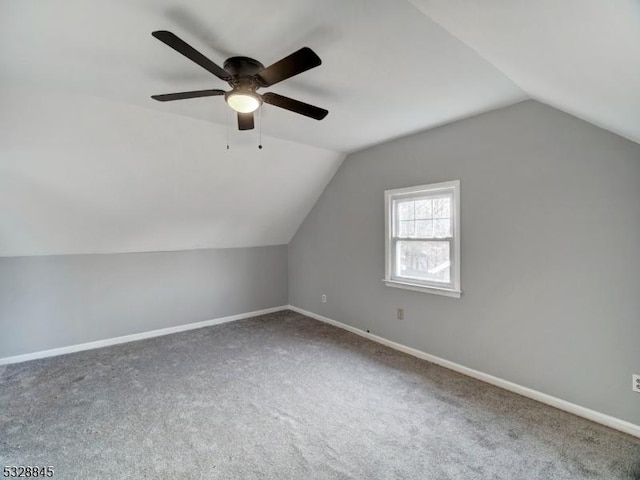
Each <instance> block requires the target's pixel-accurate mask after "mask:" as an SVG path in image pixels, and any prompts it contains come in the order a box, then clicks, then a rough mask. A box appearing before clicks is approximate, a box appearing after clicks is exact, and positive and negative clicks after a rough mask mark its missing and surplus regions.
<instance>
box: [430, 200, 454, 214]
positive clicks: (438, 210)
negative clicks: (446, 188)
mask: <svg viewBox="0 0 640 480" xmlns="http://www.w3.org/2000/svg"><path fill="white" fill-rule="evenodd" d="M450 217H451V197H440V198H434V199H433V218H450Z"/></svg>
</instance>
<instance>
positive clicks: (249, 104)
mask: <svg viewBox="0 0 640 480" xmlns="http://www.w3.org/2000/svg"><path fill="white" fill-rule="evenodd" d="M226 100H227V104H228V105H229V106H230V107H231V108H233V109H234V110H235V111H236V112H238V113H251V112H255V111H256V110H257V109H258V108H259V107H260V104H261V103H262V102H261V101H260V98H258V96H257V95H252V94H249V93H244V92H238V93H231V94H229V95H227V97H226Z"/></svg>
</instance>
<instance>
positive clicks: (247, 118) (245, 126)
mask: <svg viewBox="0 0 640 480" xmlns="http://www.w3.org/2000/svg"><path fill="white" fill-rule="evenodd" d="M253 127H254V125H253V113H238V130H253Z"/></svg>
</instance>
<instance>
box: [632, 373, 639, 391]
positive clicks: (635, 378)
mask: <svg viewBox="0 0 640 480" xmlns="http://www.w3.org/2000/svg"><path fill="white" fill-rule="evenodd" d="M632 377H633V391H634V392H638V393H640V375H632Z"/></svg>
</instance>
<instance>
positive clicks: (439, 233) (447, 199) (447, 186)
mask: <svg viewBox="0 0 640 480" xmlns="http://www.w3.org/2000/svg"><path fill="white" fill-rule="evenodd" d="M384 199H385V208H386V210H385V212H386V213H385V221H386V242H385V249H386V269H385V270H386V271H385V279H384V282H385V283H386V285H387V286H389V287H398V288H406V289H409V290H418V291H421V292H427V293H436V294H440V295H447V296H450V297H458V298H459V297H460V293H461V291H460V181H459V180H454V181H452V182H444V183H434V184H431V185H421V186H419V187H410V188H400V189H397V190H387V191H386V192H384Z"/></svg>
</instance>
